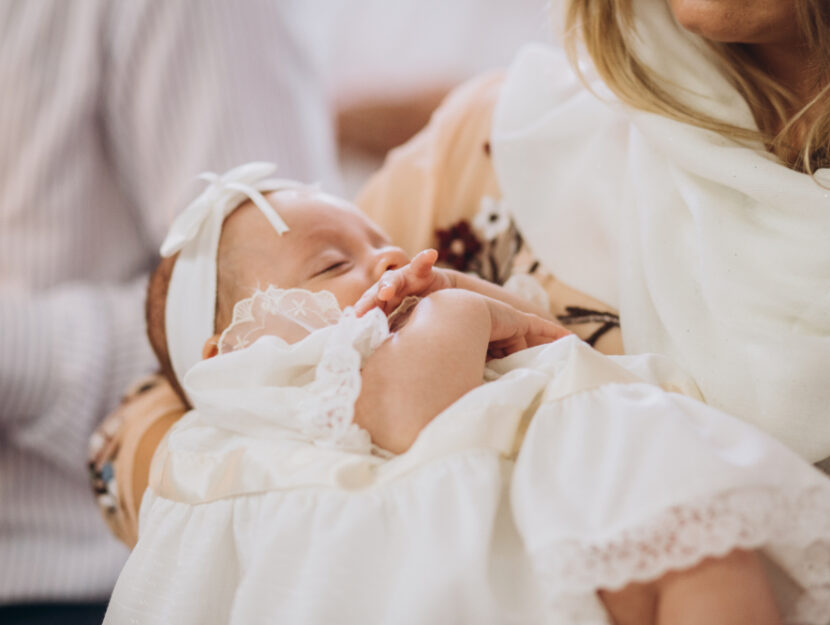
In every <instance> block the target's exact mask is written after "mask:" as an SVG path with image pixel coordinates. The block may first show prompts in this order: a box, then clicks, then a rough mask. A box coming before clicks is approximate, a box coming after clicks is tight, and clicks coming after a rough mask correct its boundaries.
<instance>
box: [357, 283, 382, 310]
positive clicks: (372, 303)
mask: <svg viewBox="0 0 830 625" xmlns="http://www.w3.org/2000/svg"><path fill="white" fill-rule="evenodd" d="M379 288H380V283H375V284H373V285H372V286H370V287H369V288H368V289H366V292H365V293H363V295H361V296H360V299H359V300H357V303H356V304H355V305H354V312H355V314H356V315H357V316H358V317H362V316H363V315H365V314H366V313H367V312H369V311H370V310H372V309H373V308H375V307H376V306H378V305H379V303H380V302H379V300H378V289H379Z"/></svg>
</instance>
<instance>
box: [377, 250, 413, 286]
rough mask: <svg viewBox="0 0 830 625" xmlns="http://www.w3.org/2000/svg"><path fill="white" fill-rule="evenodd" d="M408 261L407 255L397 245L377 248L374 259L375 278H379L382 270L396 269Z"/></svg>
mask: <svg viewBox="0 0 830 625" xmlns="http://www.w3.org/2000/svg"><path fill="white" fill-rule="evenodd" d="M408 262H409V256H407V255H406V252H404V251H403V250H402V249H401V248H399V247H391V246H390V247H385V248H383V249H381V250H378V252H377V256H376V259H375V276H374V278H375V280H379V279H380V277H381V276H382V275H383V272H384V271H389V270H390V269H398V268H400V267H403V266H404V265H405V264H407V263H408Z"/></svg>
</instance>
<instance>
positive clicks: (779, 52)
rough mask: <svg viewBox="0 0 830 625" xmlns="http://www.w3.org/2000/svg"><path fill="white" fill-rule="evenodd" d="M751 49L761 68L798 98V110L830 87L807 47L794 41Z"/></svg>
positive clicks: (766, 44) (763, 44)
mask: <svg viewBox="0 0 830 625" xmlns="http://www.w3.org/2000/svg"><path fill="white" fill-rule="evenodd" d="M751 49H752V52H753V54H754V56H755V58H756V59H757V60H758V62H759V63H760V65H761V67H763V68H764V69H765V70H766V71H767V72H768V73H769V74H770V76H772V77H773V78H774V79H775V80H777V81H778V82H779V83H780V84H782V85H783V86H784V87H786V88H787V89H789V90H790V91H791V92H792V93H793V95H795V97H796V110H799V109H801V108H802V107H803V106H805V105H806V104H807V103H808V102H809V101H810V100H812V99H813V98H814V97H815V96H816V95H817V94H818V93H819V91H821V89H822V87H824V86H826V84H827V76H820V75H819V72H818V59H817V58H816V54H815V53H813V52H811V51H810V49H809V48H808V47H807V45H806V44H803V43H794V42H792V41H787V42H780V43H779V42H776V43H759V44H754V45H752V47H751Z"/></svg>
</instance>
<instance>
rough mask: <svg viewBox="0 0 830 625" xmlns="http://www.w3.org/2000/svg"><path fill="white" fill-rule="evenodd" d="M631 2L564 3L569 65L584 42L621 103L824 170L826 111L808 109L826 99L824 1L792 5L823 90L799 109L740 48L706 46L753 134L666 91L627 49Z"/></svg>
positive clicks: (829, 137) (828, 148)
mask: <svg viewBox="0 0 830 625" xmlns="http://www.w3.org/2000/svg"><path fill="white" fill-rule="evenodd" d="M635 1H636V0H568V9H567V15H566V22H565V43H566V49H567V50H568V54H569V56H570V57H571V60H572V62H573V63H574V65H575V66H576V57H577V47H578V44H579V43H580V42H582V43H583V44H584V45H585V48H586V50H587V51H588V53H589V54H590V56H591V58H592V59H593V62H594V65H595V67H596V69H597V72H598V73H599V75H600V77H601V78H602V79H603V81H604V82H605V84H606V85H607V86H608V87H609V88H610V89H611V90H612V91H614V93H616V95H617V97H619V98H620V99H621V100H622V101H623V102H625V103H626V104H628V105H630V106H633V107H635V108H638V109H641V110H644V111H650V112H653V113H657V114H660V115H663V116H666V117H669V118H671V119H676V120H678V121H681V122H685V123H688V124H693V125H695V126H699V127H701V128H706V129H708V130H714V131H716V132H718V133H720V134H722V135H725V136H727V137H732V138H734V139H738V140H758V139H760V140H761V141H763V142H764V143H765V144H766V145H767V147H768V149H769V150H770V151H771V152H773V153H774V154H775V155H776V156H778V157H779V158H780V159H781V160H782V161H784V162H785V163H786V164H787V165H788V166H789V167H791V168H793V169H795V170H798V171H805V172H808V173H813V172H814V171H816V170H817V169H820V168H822V167H828V166H830V106H821V105H817V106H816V107H813V104H816V103H819V102H822V103H824V102H827V101H828V99H830V76H829V75H828V71H830V70H829V69H828V68H830V2H828V0H795V1H796V6H797V11H798V18H799V22H800V25H801V29H802V31H803V33H804V36H805V40H806V42H807V45H808V47H809V50H810V52H811V53H813V55H814V58H815V59H816V61H817V62H816V67H815V68H814V71H815V74H816V82H817V84H820V85H821V87H820V88H819V90H818V93H817V95H816V96H815V97H814V98H813V99H812V100H811V101H810V102H808V103H807V105H805V106H799V104H798V100H797V98H796V96H795V94H793V93H792V92H791V91H790V90H789V89H788V88H786V87H785V86H784V85H782V84H781V83H780V82H779V81H777V80H776V79H775V78H773V77H772V76H770V75H769V74H768V73H767V72H766V71H764V69H762V67H761V66H760V65H759V64H758V62H757V61H756V60H755V59H754V58H753V56H752V54H751V53H750V51H749V49H748V47H747V46H746V45H745V44H740V43H716V42H710V41H707V43H708V44H709V46H710V47H711V48H712V49H713V50H714V52H715V54H716V55H717V57H718V58H719V59H720V60H721V62H722V66H721V69H722V71H723V72H724V74H725V76H726V77H727V78H728V79H729V80H730V82H731V83H732V84H733V85H734V86H735V88H736V89H737V90H738V92H739V93H740V94H741V95H742V96H743V98H744V100H746V102H747V104H748V105H749V108H750V110H751V111H752V114H753V116H754V117H755V122H756V124H757V126H758V130H757V131H756V130H753V129H748V128H740V127H738V126H733V125H731V124H727V123H725V122H723V121H721V120H718V119H715V118H714V117H711V116H709V115H707V114H705V113H702V112H700V111H697V110H694V109H692V108H690V107H689V106H687V105H685V104H683V103H682V102H680V101H679V100H677V98H675V97H673V96H672V95H671V94H670V92H669V91H668V90H667V89H666V88H665V86H664V85H663V84H661V80H660V78H659V77H658V76H657V75H656V74H655V73H654V72H652V71H651V70H649V68H648V67H646V65H645V64H644V63H643V62H642V61H641V60H640V59H638V58H637V56H636V55H635V54H634V52H633V51H632V49H631V46H630V45H629V36H630V33H631V31H632V30H633V24H632V21H633V17H632V16H633V11H632V3H633V2H635ZM808 109H812V110H810V111H809V112H810V118H809V119H810V121H809V122H808V123H807V126H806V132H804V133H803V134H800V135H797V136H796V131H795V128H796V124H797V123H798V122H799V120H801V119H802V118H803V116H804V115H805V114H806V113H807V112H808Z"/></svg>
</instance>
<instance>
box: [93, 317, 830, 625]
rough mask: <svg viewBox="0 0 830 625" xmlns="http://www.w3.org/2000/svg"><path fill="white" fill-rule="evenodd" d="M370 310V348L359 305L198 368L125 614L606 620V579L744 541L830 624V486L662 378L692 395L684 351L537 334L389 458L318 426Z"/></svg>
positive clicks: (161, 473)
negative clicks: (328, 382) (292, 335)
mask: <svg viewBox="0 0 830 625" xmlns="http://www.w3.org/2000/svg"><path fill="white" fill-rule="evenodd" d="M359 321H360V322H359V323H355V322H354V320H353V319H352V320H350V321H349V323H350V324H351V326H350V328H351V329H348V328H347V330H348V332H349V333H351V336H352V338H351V342H350V344H351V345H353V346H354V351H353V352H352V353H353V355H354V354H357V355H358V357H357V358H353V359H350V358H349V357H348V354H347V353H346V352H347V351H348V350H345V351H344V350H343V349H340V348H341V347H342V345H340V346H339V347H338V349H337V350H334V351H332V350H329V349H327V345H328V346H330V343H331V341H339V340H341V339H342V337H343V334H342V332H341V334H340V335H339V337H340V338H338V334H337V333H338V332H339V331H341V330H342V328H343V327H344V326H343V325H342V324H338V325H337V326H333V327H331V328H325V329H323V330H318V331H316V332H314V333H312V334H311V335H310V336H309V337H308V338H307V339H304V340H303V341H301V342H300V343H296V344H294V345H292V346H288V345H286V344H285V343H283V342H282V341H280V340H279V339H276V338H275V337H264V338H261V339H259V340H258V341H256V342H255V343H254V344H253V345H252V346H250V347H248V348H246V349H242V350H241V351H237V352H232V353H229V354H226V355H222V356H218V357H216V358H213V359H211V360H208V361H204V362H202V363H200V364H199V365H197V366H196V367H195V368H194V369H193V370H192V371H191V373H190V374H188V376H187V377H186V379H185V383H186V384H187V386H188V392H189V394H190V396H191V397H193V398H194V402H195V405H196V409H195V410H194V411H192V412H190V413H188V414H187V415H186V416H185V417H183V418H182V420H181V421H180V422H179V423H178V424H177V425H176V426H174V428H173V430H172V431H171V433H170V434H169V436H168V438H167V440H166V443H165V444H164V445H163V446H162V447H161V448H160V449H159V451H158V453H157V455H156V458H155V461H154V464H153V470H152V475H151V487H150V489H149V490H148V492H147V494H146V495H145V499H144V502H143V504H142V508H141V519H140V526H139V530H140V536H139V541H138V544H137V546H136V548H135V550H134V551H133V553H132V555H131V556H130V559H129V561H128V563H127V565H126V567H125V568H124V571H123V572H122V574H121V577H120V578H119V580H118V584H117V586H116V588H115V591H114V593H113V596H112V600H111V603H110V607H109V611H108V613H107V617H106V621H105V622H106V623H110V624H114V623H131V624H133V625H143V624H159V625H161V624H165V625H167V624H170V623H175V624H176V625H188V624H193V625H210V624H213V623H216V624H220V623H221V624H223V625H224V624H229V623H230V624H239V625H252V624H257V623H303V624H304V625H315V624H319V625H330V624H332V623H338V624H349V623H354V624H360V625H365V624H367V623H384V624H404V623H411V624H413V625H415V624H419V625H421V624H423V623H442V624H450V623H459V624H461V623H465V624H466V623H478V624H485V625H486V624H493V625H495V624H504V623H521V624H524V625H533V624H536V623H538V624H541V623H555V624H562V625H564V624H568V625H588V624H607V623H608V622H609V621H608V619H607V616H606V614H605V612H604V610H603V609H602V607H601V605H600V604H599V603H598V600H597V599H596V595H595V589H597V588H598V587H605V588H619V587H621V586H623V585H624V584H626V583H627V582H629V581H633V580H648V579H653V578H656V577H658V576H660V575H661V574H663V573H664V572H666V571H668V570H670V569H674V568H683V567H688V566H691V565H693V564H695V563H696V562H698V561H699V560H700V559H702V558H704V557H706V556H709V555H718V554H723V553H725V552H727V551H729V550H730V549H731V548H733V547H745V548H755V547H762V548H765V549H766V551H767V553H768V555H769V556H770V557H771V558H772V559H773V560H774V561H775V562H777V563H778V565H779V566H780V567H781V568H782V570H784V571H785V572H786V573H787V574H788V575H789V576H790V577H791V578H792V579H794V580H795V581H796V583H797V584H798V586H799V588H800V589H801V590H804V589H806V592H800V591H799V592H800V594H798V593H797V594H798V597H797V602H796V603H794V604H791V605H788V606H786V609H787V611H788V612H789V613H790V614H796V613H798V614H800V616H798V617H797V618H796V617H793V619H792V620H791V622H798V623H823V624H826V623H830V601H828V599H830V558H828V555H830V481H828V480H827V479H826V478H825V477H824V476H823V475H822V474H820V473H819V472H818V471H816V470H815V469H813V468H812V467H811V466H809V465H808V464H807V463H805V462H804V461H802V460H801V459H800V458H798V457H797V456H796V455H795V454H793V453H792V452H790V451H789V450H788V449H786V448H785V447H784V446H783V445H780V444H779V443H777V442H775V441H774V440H772V439H770V438H768V437H766V436H764V435H762V434H760V433H759V432H757V431H755V430H753V429H752V428H750V427H749V426H747V425H745V424H743V423H741V422H740V421H737V420H735V419H731V418H730V417H727V416H725V415H723V414H721V413H720V412H718V411H716V410H714V409H712V408H709V407H707V406H705V405H704V404H702V403H700V402H698V401H695V400H693V399H690V398H689V397H686V396H684V395H681V394H678V393H669V392H665V391H664V390H661V389H660V388H659V387H658V386H655V385H654V384H652V383H650V382H653V383H660V384H662V385H664V386H666V387H668V388H671V389H675V390H681V391H685V392H688V393H694V386H693V385H691V384H690V383H689V381H688V379H687V378H685V376H684V375H683V374H681V373H680V372H679V371H678V370H677V369H676V368H674V367H673V366H672V365H671V364H670V363H669V362H668V361H667V360H666V359H664V358H662V357H657V356H639V357H630V356H627V357H618V358H608V357H605V356H602V355H600V354H598V353H597V352H595V351H593V350H592V349H590V348H589V347H587V346H586V345H585V344H583V343H581V342H580V341H579V340H577V339H576V338H574V337H569V338H566V339H563V340H561V341H558V342H556V343H553V344H551V345H547V346H542V347H538V348H534V349H530V350H525V351H523V352H519V353H517V354H514V355H513V356H511V357H509V358H507V359H504V360H501V361H494V362H492V363H491V366H490V368H489V370H488V378H489V379H490V380H491V381H489V382H487V383H485V384H484V385H482V386H481V387H479V388H477V389H475V390H474V391H472V392H470V393H468V394H467V395H465V396H464V397H462V398H461V399H460V400H458V401H457V402H456V403H454V404H453V405H452V406H451V407H450V408H448V409H447V410H446V411H444V412H443V413H442V414H440V415H439V416H437V417H436V419H435V420H433V421H432V422H431V423H430V424H429V425H428V426H427V427H426V428H425V429H424V430H423V432H422V433H421V435H420V436H419V438H418V439H417V440H416V442H415V444H414V445H413V447H412V448H411V449H410V450H409V451H408V452H406V453H404V454H402V455H400V456H396V457H393V458H384V457H382V456H379V455H378V454H376V453H372V452H371V451H369V450H365V449H359V448H355V447H354V446H352V447H351V448H350V449H351V450H348V449H346V448H344V447H343V446H342V445H339V444H333V443H332V440H334V439H332V437H330V436H325V437H321V438H319V439H318V438H315V437H314V436H310V435H309V432H313V431H315V430H313V429H312V430H310V429H309V428H308V425H309V423H310V422H311V421H313V420H314V419H315V415H319V414H320V413H319V412H315V411H314V406H313V404H314V401H315V400H314V397H315V395H311V394H307V393H306V391H307V390H308V389H312V388H314V387H315V383H316V382H317V381H319V380H320V379H321V377H320V376H321V371H323V370H325V375H330V374H331V373H332V372H333V371H335V369H336V368H334V367H331V366H329V365H331V362H328V363H326V362H325V361H326V359H327V358H328V356H326V354H329V355H331V354H336V353H337V352H339V355H338V356H336V360H337V362H340V363H345V362H347V361H349V362H351V363H352V364H351V365H349V366H344V367H341V368H340V369H339V371H340V373H341V374H342V375H343V379H344V380H350V379H353V374H354V373H355V372H356V371H358V370H359V369H358V367H359V366H360V362H361V359H362V358H363V357H365V356H366V355H367V354H368V353H369V352H370V348H371V345H368V347H367V341H366V339H367V337H375V338H377V337H381V336H382V335H383V333H384V331H385V319H384V318H383V316H382V315H376V316H369V317H364V318H363V319H362V320H359ZM374 344H376V341H375V342H374ZM344 355H345V356H346V357H344ZM321 362H322V364H321ZM358 390H359V389H358ZM353 391H354V388H353V387H350V391H349V393H347V394H346V395H344V396H343V403H342V406H341V407H342V408H344V409H346V410H351V409H352V405H353V404H352V403H349V402H353V401H354V396H353ZM349 397H351V399H349ZM326 406H328V407H329V408H331V407H332V406H333V403H332V396H329V398H328V399H327V403H326ZM335 412H336V413H338V414H340V415H341V416H342V415H343V414H344V413H343V412H342V411H341V412H338V411H335ZM321 425H324V424H321V423H319V422H318V423H316V424H315V428H319V427H320V426H321ZM343 431H345V430H343ZM346 438H347V439H349V440H351V441H354V440H356V439H354V437H346ZM319 441H323V443H322V444H318V442H319Z"/></svg>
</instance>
